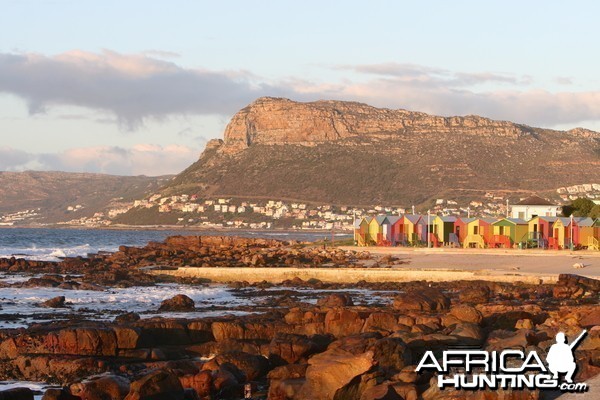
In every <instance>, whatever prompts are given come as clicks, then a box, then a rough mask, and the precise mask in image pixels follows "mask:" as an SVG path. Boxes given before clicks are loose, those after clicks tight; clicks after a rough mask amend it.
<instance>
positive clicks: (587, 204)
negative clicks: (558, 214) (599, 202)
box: [563, 197, 596, 217]
mask: <svg viewBox="0 0 600 400" xmlns="http://www.w3.org/2000/svg"><path fill="white" fill-rule="evenodd" d="M595 205H596V204H595V203H594V202H593V201H591V200H590V199H586V198H581V197H580V198H578V199H575V200H574V201H573V202H572V203H571V204H570V205H568V206H565V207H563V214H564V216H565V217H569V216H571V214H573V216H574V217H587V216H589V215H590V213H591V211H592V208H594V206H595Z"/></svg>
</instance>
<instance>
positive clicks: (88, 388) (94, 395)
mask: <svg viewBox="0 0 600 400" xmlns="http://www.w3.org/2000/svg"><path fill="white" fill-rule="evenodd" d="M70 390H71V394H73V395H75V396H77V397H78V398H80V399H81V400H121V399H122V398H123V397H125V396H126V395H127V393H129V380H128V379H126V378H123V377H122V376H118V375H102V376H97V377H92V378H89V379H85V380H83V381H82V382H79V383H74V384H72V385H71V387H70Z"/></svg>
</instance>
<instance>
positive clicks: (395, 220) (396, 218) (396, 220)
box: [387, 215, 402, 225]
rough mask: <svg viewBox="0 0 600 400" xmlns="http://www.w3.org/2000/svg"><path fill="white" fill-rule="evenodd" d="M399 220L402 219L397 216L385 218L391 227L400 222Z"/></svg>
mask: <svg viewBox="0 0 600 400" xmlns="http://www.w3.org/2000/svg"><path fill="white" fill-rule="evenodd" d="M400 218H402V217H399V216H397V215H388V216H387V219H388V221H389V222H390V224H392V225H394V224H395V223H396V222H398V221H399V220H400Z"/></svg>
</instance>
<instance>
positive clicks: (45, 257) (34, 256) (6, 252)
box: [0, 244, 118, 261]
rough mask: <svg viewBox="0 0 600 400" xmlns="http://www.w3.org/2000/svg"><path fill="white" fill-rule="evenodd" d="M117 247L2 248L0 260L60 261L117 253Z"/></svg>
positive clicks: (84, 245) (87, 245)
mask: <svg viewBox="0 0 600 400" xmlns="http://www.w3.org/2000/svg"><path fill="white" fill-rule="evenodd" d="M116 250H118V247H117V246H110V247H109V246H105V247H92V246H90V245H89V244H82V245H76V246H70V247H61V248H59V247H55V246H53V247H37V246H31V247H0V258H11V257H16V258H26V259H28V260H36V261H60V259H61V258H64V257H78V256H84V257H85V256H87V255H88V254H89V253H97V252H99V251H116Z"/></svg>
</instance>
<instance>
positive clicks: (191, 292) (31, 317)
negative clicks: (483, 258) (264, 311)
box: [0, 228, 387, 399]
mask: <svg viewBox="0 0 600 400" xmlns="http://www.w3.org/2000/svg"><path fill="white" fill-rule="evenodd" d="M172 235H237V236H242V237H256V238H268V239H280V240H300V241H315V240H322V239H323V238H324V237H326V236H327V237H329V235H330V234H328V233H315V232H279V231H190V230H100V229H41V228H39V229H38V228H36V229H29V228H2V229H0V257H17V258H25V259H31V260H42V261H44V260H45V261H59V260H60V259H61V258H63V257H75V256H84V257H85V256H87V255H88V254H90V253H97V252H100V251H108V252H113V251H117V250H118V248H119V246H121V245H125V246H144V245H146V244H147V243H148V242H150V241H158V242H160V241H163V240H165V238H167V237H168V236H172ZM348 237H350V235H347V234H336V238H341V239H343V238H348ZM36 276H37V275H31V274H27V273H24V274H11V273H0V283H4V284H6V285H12V284H17V285H18V284H19V283H21V282H25V281H27V280H28V279H30V278H32V277H36ZM277 289H280V288H277V287H276V288H272V289H267V290H265V291H261V293H262V296H258V297H257V296H244V295H243V294H244V293H248V292H251V291H257V290H258V289H253V288H247V289H243V290H241V291H240V290H235V289H232V288H230V287H228V286H226V285H220V284H211V285H193V286H192V285H181V284H159V285H155V286H147V287H146V286H136V287H130V288H106V289H105V290H100V291H87V290H66V289H60V288H47V287H33V288H26V287H23V288H22V287H17V286H12V287H1V288H0V303H1V304H2V308H1V309H0V329H6V328H26V327H28V326H30V325H31V324H33V323H37V322H45V321H50V320H52V321H56V320H61V319H64V320H66V319H68V318H69V314H71V315H73V314H77V315H78V316H79V317H81V318H85V319H89V320H98V321H101V320H112V319H114V317H115V316H117V315H119V314H121V313H124V312H129V311H134V312H138V313H139V314H140V316H141V318H151V317H156V316H161V317H171V318H173V317H184V318H194V317H210V316H223V315H243V314H248V313H251V312H260V311H261V304H262V302H267V300H268V299H269V297H270V293H269V292H271V291H272V290H277ZM293 290H294V291H295V292H296V293H297V294H298V297H300V299H301V300H303V301H306V302H307V303H314V302H316V300H315V298H314V295H315V293H317V292H319V291H313V290H309V289H293ZM347 291H348V290H345V292H347ZM176 294H185V295H187V296H189V297H190V298H192V299H193V300H194V301H195V303H196V310H195V311H193V312H191V313H172V312H169V313H163V312H159V311H158V308H159V307H160V304H161V302H162V301H163V300H165V299H167V298H170V297H173V296H174V295H176ZM56 296H65V298H66V303H67V307H66V308H64V309H48V308H44V307H42V306H41V305H40V304H41V303H42V302H44V301H46V300H48V299H51V298H53V297H56ZM353 296H357V297H358V298H356V297H355V302H357V303H361V301H364V302H370V301H386V300H387V299H385V297H386V296H384V297H379V296H377V295H373V294H372V293H369V291H360V290H356V291H354V293H353ZM357 300H358V301H357ZM240 308H241V310H240ZM244 309H246V310H244ZM23 386H25V387H30V388H31V389H33V390H36V391H37V392H38V393H41V392H43V391H44V390H45V389H46V388H47V387H48V386H46V384H44V383H36V382H0V391H2V390H6V389H9V388H11V387H23ZM39 398H41V395H37V396H36V399H39Z"/></svg>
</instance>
